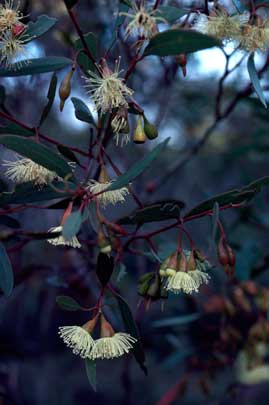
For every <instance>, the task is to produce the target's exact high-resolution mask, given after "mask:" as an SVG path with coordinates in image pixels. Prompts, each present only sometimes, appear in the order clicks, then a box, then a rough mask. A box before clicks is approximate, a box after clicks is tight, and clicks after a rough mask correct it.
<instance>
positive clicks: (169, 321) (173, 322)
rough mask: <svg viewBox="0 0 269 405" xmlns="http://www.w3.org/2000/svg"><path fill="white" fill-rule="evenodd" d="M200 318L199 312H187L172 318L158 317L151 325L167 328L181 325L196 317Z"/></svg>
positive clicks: (192, 320) (194, 319)
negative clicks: (187, 313)
mask: <svg viewBox="0 0 269 405" xmlns="http://www.w3.org/2000/svg"><path fill="white" fill-rule="evenodd" d="M199 318H201V315H200V314H189V315H182V316H175V317H173V318H166V319H160V320H158V321H154V322H153V323H152V326H153V327H154V328H168V327H171V326H172V327H173V326H182V325H186V324H188V323H190V322H194V321H197V319H199Z"/></svg>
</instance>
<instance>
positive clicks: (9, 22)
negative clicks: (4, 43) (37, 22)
mask: <svg viewBox="0 0 269 405" xmlns="http://www.w3.org/2000/svg"><path fill="white" fill-rule="evenodd" d="M15 3H16V2H15V1H14V0H6V1H5V3H4V4H2V5H0V32H1V33H2V32H4V31H6V30H9V29H12V28H13V27H15V26H16V25H19V24H22V23H21V20H22V18H23V14H22V13H21V12H20V11H19V6H20V3H19V2H17V4H16V5H15Z"/></svg>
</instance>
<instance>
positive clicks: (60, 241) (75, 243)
mask: <svg viewBox="0 0 269 405" xmlns="http://www.w3.org/2000/svg"><path fill="white" fill-rule="evenodd" d="M62 230H63V227H62V226H56V227H53V228H51V229H49V232H51V233H59V232H62ZM47 242H49V243H50V244H51V245H54V246H70V247H73V248H81V244H80V243H79V240H78V238H77V237H76V236H72V238H71V239H70V240H68V239H65V238H64V237H63V236H62V235H60V236H57V237H55V238H51V239H47Z"/></svg>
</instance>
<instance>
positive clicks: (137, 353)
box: [113, 293, 148, 375]
mask: <svg viewBox="0 0 269 405" xmlns="http://www.w3.org/2000/svg"><path fill="white" fill-rule="evenodd" d="M113 295H114V297H115V298H116V300H117V301H118V304H119V308H120V312H121V316H122V320H123V323H124V326H125V329H126V332H128V333H129V334H130V335H131V336H133V337H134V338H136V339H137V342H136V343H135V344H134V346H133V349H132V352H133V354H134V357H135V359H136V361H137V363H138V364H139V366H140V367H141V369H142V370H143V372H144V373H145V374H146V375H147V374H148V370H147V367H146V366H145V353H144V350H143V346H142V343H141V339H140V335H139V331H138V327H137V325H136V322H135V320H134V317H133V314H132V311H131V310H130V308H129V306H128V304H127V302H126V301H125V300H124V299H123V298H122V297H121V296H120V295H119V294H116V293H114V294H113Z"/></svg>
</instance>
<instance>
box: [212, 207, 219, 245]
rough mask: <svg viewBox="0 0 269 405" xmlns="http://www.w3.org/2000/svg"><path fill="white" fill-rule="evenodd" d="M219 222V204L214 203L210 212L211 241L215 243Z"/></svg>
mask: <svg viewBox="0 0 269 405" xmlns="http://www.w3.org/2000/svg"><path fill="white" fill-rule="evenodd" d="M218 220H219V203H218V202H217V201H216V202H215V203H214V206H213V212H212V241H213V242H214V241H215V238H216V233H217V227H218Z"/></svg>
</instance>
